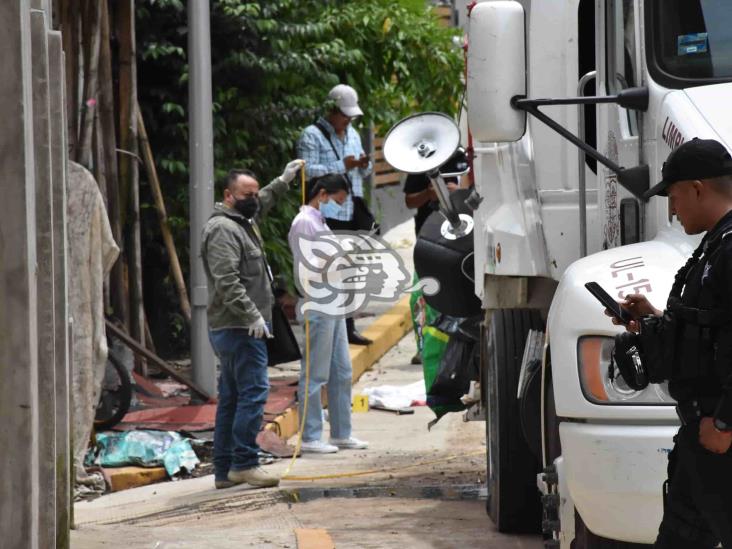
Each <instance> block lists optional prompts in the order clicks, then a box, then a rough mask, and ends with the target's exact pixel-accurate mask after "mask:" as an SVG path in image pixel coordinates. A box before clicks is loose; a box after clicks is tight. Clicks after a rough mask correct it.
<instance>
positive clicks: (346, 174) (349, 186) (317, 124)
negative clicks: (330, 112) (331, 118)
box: [314, 121, 353, 196]
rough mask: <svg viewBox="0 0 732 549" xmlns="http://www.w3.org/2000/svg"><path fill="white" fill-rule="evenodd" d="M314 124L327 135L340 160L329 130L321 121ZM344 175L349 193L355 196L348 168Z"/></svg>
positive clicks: (334, 152)
mask: <svg viewBox="0 0 732 549" xmlns="http://www.w3.org/2000/svg"><path fill="white" fill-rule="evenodd" d="M314 125H315V127H316V128H318V129H319V130H320V133H322V134H323V137H325V138H326V139H327V140H328V144H329V145H330V148H331V149H333V154H335V157H336V159H337V160H340V159H341V157H340V155H339V154H338V151H337V150H336V148H335V145H333V141H332V140H331V138H330V134H329V133H328V130H326V129H325V126H323V125H322V124H321V123H320V121H317V122H315V124H314ZM343 167H344V168H345V167H346V166H345V164H344V165H343ZM343 177H345V178H346V182H347V183H348V192H349V194H350V195H351V196H353V184H352V183H351V178H350V177H348V170H346V171H345V172H343Z"/></svg>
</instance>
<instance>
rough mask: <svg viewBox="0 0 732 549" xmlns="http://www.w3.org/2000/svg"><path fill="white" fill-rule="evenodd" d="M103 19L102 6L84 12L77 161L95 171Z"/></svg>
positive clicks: (88, 6) (89, 5)
mask: <svg viewBox="0 0 732 549" xmlns="http://www.w3.org/2000/svg"><path fill="white" fill-rule="evenodd" d="M100 15H101V9H100V7H99V2H97V1H92V2H87V3H86V5H85V6H84V8H83V10H82V17H81V29H82V53H83V56H84V57H83V60H84V61H83V62H84V66H83V71H84V84H83V86H82V94H81V101H80V103H79V107H80V108H81V116H80V121H79V141H78V143H77V147H76V155H75V158H76V161H77V162H78V163H79V164H81V165H82V166H85V167H86V168H90V169H91V167H92V166H91V161H92V133H93V130H94V117H95V113H96V104H97V98H96V95H97V81H98V71H99V44H100V28H99V26H100Z"/></svg>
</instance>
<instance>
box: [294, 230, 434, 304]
mask: <svg viewBox="0 0 732 549" xmlns="http://www.w3.org/2000/svg"><path fill="white" fill-rule="evenodd" d="M295 246H296V250H295V252H296V253H295V265H294V267H295V284H296V285H297V288H298V290H299V291H300V293H301V295H302V296H303V297H304V299H303V300H302V302H301V305H300V307H301V309H300V312H301V313H302V314H305V313H307V312H309V311H313V312H315V313H320V314H323V315H325V316H330V317H335V318H344V317H347V316H351V315H353V314H355V313H358V312H360V311H362V310H363V309H365V308H366V307H367V306H368V304H369V303H370V302H373V301H381V302H391V301H395V300H396V299H398V298H399V296H400V295H402V294H404V293H407V292H412V291H415V290H417V289H420V288H421V289H422V292H423V293H424V294H426V295H434V294H436V293H437V292H438V291H439V282H438V281H437V280H436V279H434V278H427V279H423V280H420V281H419V282H418V283H417V284H412V282H411V279H410V274H409V272H408V271H407V269H406V268H405V266H404V261H403V260H402V258H401V256H400V255H399V254H398V253H397V252H396V251H395V250H393V249H391V248H390V247H389V245H388V244H387V243H386V242H385V241H383V240H382V239H381V238H379V237H378V236H375V235H371V234H366V233H354V232H348V231H335V232H322V233H317V234H315V235H313V236H300V237H298V239H297V241H296V242H295Z"/></svg>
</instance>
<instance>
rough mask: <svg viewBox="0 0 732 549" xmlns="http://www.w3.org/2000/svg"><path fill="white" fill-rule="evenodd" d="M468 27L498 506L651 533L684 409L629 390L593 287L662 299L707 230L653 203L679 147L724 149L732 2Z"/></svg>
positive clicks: (562, 541)
mask: <svg viewBox="0 0 732 549" xmlns="http://www.w3.org/2000/svg"><path fill="white" fill-rule="evenodd" d="M467 37H468V41H467V43H468V61H467V112H468V124H469V130H470V135H471V138H472V150H473V152H474V178H475V190H476V192H477V194H478V195H480V197H482V201H480V202H479V201H478V200H474V201H473V204H478V202H479V205H478V206H477V209H475V211H474V212H473V219H474V231H473V239H474V254H475V257H474V263H475V277H474V281H475V294H476V295H477V296H478V297H479V298H480V300H481V303H482V310H483V311H484V314H485V320H484V323H483V326H484V329H483V338H482V339H483V341H482V343H481V346H482V349H481V371H482V379H481V387H482V397H481V399H480V400H481V403H480V404H481V405H482V407H483V409H484V412H485V417H486V440H487V445H488V452H487V454H488V493H489V497H488V511H489V514H490V515H491V517H492V519H493V521H494V522H495V523H496V525H497V527H498V528H499V529H500V530H502V531H506V532H518V531H532V530H536V529H537V528H538V527H539V525H541V527H543V530H544V533H545V538H546V540H545V543H546V545H547V547H561V548H570V547H572V548H576V549H579V548H587V549H597V548H604V547H637V546H638V545H635V544H650V543H653V541H654V539H655V537H656V533H657V530H658V526H659V523H660V519H661V515H662V496H661V489H662V484H663V481H664V480H665V478H666V465H667V456H668V453H669V451H670V449H671V447H672V444H673V442H672V437H673V435H674V434H675V432H676V431H677V429H678V425H679V423H678V419H677V417H676V414H675V411H674V406H673V405H674V403H673V401H672V399H671V397H670V396H669V395H668V392H667V389H666V387H665V386H664V385H650V386H649V387H648V388H646V389H645V390H643V391H640V392H638V391H634V390H632V389H631V388H630V387H629V386H628V385H627V384H626V383H625V382H624V380H623V378H622V376H620V375H619V373H618V372H617V370H616V368H615V367H614V366H613V364H611V350H612V348H613V337H614V335H615V334H616V333H617V332H618V328H616V327H614V326H613V325H612V324H611V323H610V322H609V319H608V318H607V317H606V316H604V314H603V307H602V306H601V305H600V304H599V303H598V302H597V301H596V300H595V298H594V297H593V296H592V295H591V294H590V293H589V292H588V291H587V290H586V289H585V287H584V285H585V283H587V282H590V281H595V282H597V283H598V284H600V285H601V286H602V287H604V288H605V289H606V290H607V291H608V292H609V293H610V294H611V295H613V297H615V298H617V299H619V300H620V299H622V298H623V297H624V296H626V295H628V294H630V293H643V294H646V295H647V296H648V298H649V299H650V301H651V302H652V303H653V304H654V305H655V306H657V307H659V308H663V307H664V306H665V303H666V298H667V296H668V292H669V290H670V288H671V284H672V281H673V276H674V274H675V272H676V271H677V269H678V268H679V267H680V266H681V265H682V264H683V263H684V261H685V260H686V258H687V257H688V256H689V255H690V254H691V252H692V250H693V248H694V247H695V245H696V244H697V243H698V237H697V238H694V237H689V236H686V235H685V234H684V232H683V229H682V228H681V226H680V225H679V223H678V222H677V221H676V220H675V219H673V218H672V216H670V215H669V207H668V201H667V199H666V198H662V197H656V198H653V199H651V200H650V201H646V200H643V198H642V195H643V192H644V191H645V190H646V189H648V188H649V185H651V184H655V182H657V181H659V180H660V174H661V168H662V166H663V162H664V160H665V159H666V157H667V156H668V154H669V153H670V152H671V151H672V150H673V149H674V148H675V147H677V146H678V145H679V144H681V143H682V142H684V141H686V140H689V139H692V138H694V137H699V138H713V139H717V140H719V141H721V142H722V143H724V144H725V145H726V146H727V147H728V148H731V147H732V110H731V109H730V108H729V103H727V101H730V100H731V99H732V4H730V3H729V1H728V0H520V1H505V0H488V1H484V2H478V3H477V4H475V5H474V6H473V7H472V11H471V13H470V17H469V21H468V23H467ZM537 488H538V489H537Z"/></svg>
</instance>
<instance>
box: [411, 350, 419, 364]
mask: <svg viewBox="0 0 732 549" xmlns="http://www.w3.org/2000/svg"><path fill="white" fill-rule="evenodd" d="M411 362H412V364H422V353H421V352H419V351H417V352H416V353H415V355H414V356H413V357H412V360H411Z"/></svg>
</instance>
